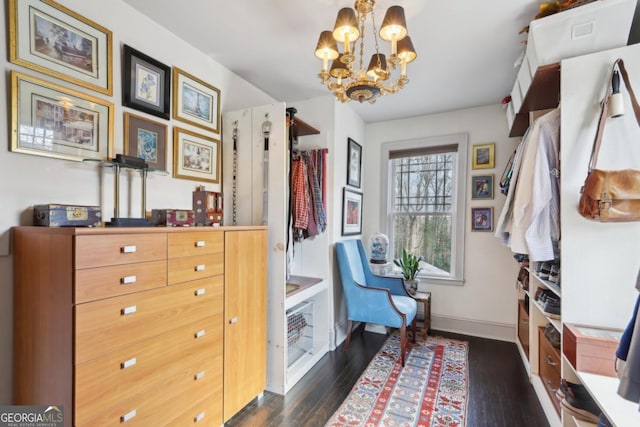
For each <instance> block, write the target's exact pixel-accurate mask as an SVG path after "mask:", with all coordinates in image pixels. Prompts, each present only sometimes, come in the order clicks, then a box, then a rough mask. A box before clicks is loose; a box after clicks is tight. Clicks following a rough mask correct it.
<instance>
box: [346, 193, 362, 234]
mask: <svg viewBox="0 0 640 427" xmlns="http://www.w3.org/2000/svg"><path fill="white" fill-rule="evenodd" d="M354 234H362V193H361V192H359V191H354V190H351V189H350V188H347V187H344V190H343V194H342V235H343V236H351V235H354Z"/></svg>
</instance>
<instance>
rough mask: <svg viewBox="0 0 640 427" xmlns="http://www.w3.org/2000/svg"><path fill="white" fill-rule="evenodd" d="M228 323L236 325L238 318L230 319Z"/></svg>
mask: <svg viewBox="0 0 640 427" xmlns="http://www.w3.org/2000/svg"><path fill="white" fill-rule="evenodd" d="M229 323H231V324H232V325H233V324H234V323H238V318H237V317H232V318H231V320H229Z"/></svg>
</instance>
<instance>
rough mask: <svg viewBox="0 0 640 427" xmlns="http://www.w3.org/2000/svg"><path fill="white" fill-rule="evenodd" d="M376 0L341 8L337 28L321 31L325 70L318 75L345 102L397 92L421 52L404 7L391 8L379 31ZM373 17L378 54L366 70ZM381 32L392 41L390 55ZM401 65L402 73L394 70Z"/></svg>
mask: <svg viewBox="0 0 640 427" xmlns="http://www.w3.org/2000/svg"><path fill="white" fill-rule="evenodd" d="M375 3H376V2H375V0H356V2H355V5H354V9H355V10H354V9H352V8H350V7H345V8H343V9H340V11H339V12H338V16H337V18H336V23H335V26H334V28H333V31H322V32H321V33H320V38H319V39H318V44H317V46H316V56H317V57H318V58H320V59H321V60H322V71H320V73H319V74H318V77H320V80H321V81H322V84H326V85H327V88H329V90H330V91H332V92H333V94H334V95H335V96H336V97H337V98H338V99H339V100H340V101H341V102H348V101H351V100H354V101H359V102H364V101H369V103H371V104H373V103H374V102H376V99H377V98H378V97H379V96H382V95H387V94H390V93H396V92H398V91H399V90H400V89H402V88H403V87H404V86H405V85H406V84H407V83H408V82H409V79H408V78H407V64H408V63H409V62H411V61H413V60H414V59H416V56H417V54H416V51H415V49H414V48H413V44H412V43H411V38H410V37H409V36H408V35H407V24H406V20H405V17H404V9H403V8H402V7H401V6H391V7H390V8H389V9H387V13H386V14H385V16H384V20H383V21H382V25H381V27H380V32H379V33H378V31H377V29H376V20H375V13H374V11H373V9H374V6H375ZM369 16H370V17H371V26H372V27H373V40H374V45H375V53H373V54H372V55H371V59H370V60H369V65H368V67H367V68H366V69H365V68H364V47H365V46H364V38H365V23H366V21H367V18H368V17H369ZM378 35H379V36H380V38H381V39H382V40H385V41H388V42H391V52H390V54H389V56H388V58H387V56H385V54H383V53H380V48H379V45H378ZM338 43H342V44H343V46H344V51H343V52H340V51H338ZM356 45H357V46H356ZM356 50H357V52H356ZM356 54H357V57H356ZM330 60H331V61H332V62H331V67H329V61H330ZM398 68H399V69H400V70H399V73H394V72H395V71H397V69H398ZM394 74H396V77H394ZM398 74H399V75H398Z"/></svg>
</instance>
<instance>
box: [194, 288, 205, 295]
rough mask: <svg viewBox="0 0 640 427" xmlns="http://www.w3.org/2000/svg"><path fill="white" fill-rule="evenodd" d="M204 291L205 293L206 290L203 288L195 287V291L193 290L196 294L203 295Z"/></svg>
mask: <svg viewBox="0 0 640 427" xmlns="http://www.w3.org/2000/svg"><path fill="white" fill-rule="evenodd" d="M206 293H207V290H206V289H205V288H200V289H196V291H195V292H194V294H195V295H196V296H200V295H204V294H206Z"/></svg>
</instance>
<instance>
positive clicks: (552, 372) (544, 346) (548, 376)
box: [538, 327, 562, 413]
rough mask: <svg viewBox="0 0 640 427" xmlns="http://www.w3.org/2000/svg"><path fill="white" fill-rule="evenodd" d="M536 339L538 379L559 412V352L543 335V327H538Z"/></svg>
mask: <svg viewBox="0 0 640 427" xmlns="http://www.w3.org/2000/svg"><path fill="white" fill-rule="evenodd" d="M538 339H539V342H540V347H539V357H540V360H539V371H540V379H541V380H542V383H543V384H544V387H545V389H546V390H547V393H548V394H549V397H550V398H551V402H552V403H553V405H554V406H555V408H556V411H557V412H558V413H560V402H559V401H558V399H557V398H556V390H557V389H558V388H559V387H560V379H561V378H562V376H561V374H560V354H559V353H558V351H557V350H556V349H555V348H554V347H553V346H552V345H551V343H549V341H548V340H547V338H546V337H545V336H544V328H543V327H540V328H538Z"/></svg>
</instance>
